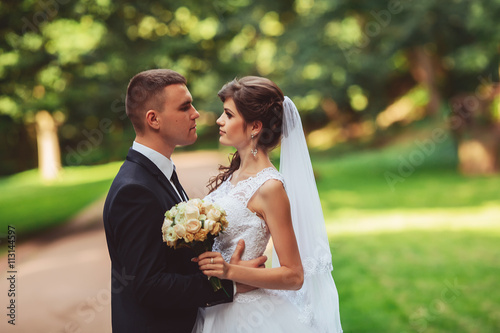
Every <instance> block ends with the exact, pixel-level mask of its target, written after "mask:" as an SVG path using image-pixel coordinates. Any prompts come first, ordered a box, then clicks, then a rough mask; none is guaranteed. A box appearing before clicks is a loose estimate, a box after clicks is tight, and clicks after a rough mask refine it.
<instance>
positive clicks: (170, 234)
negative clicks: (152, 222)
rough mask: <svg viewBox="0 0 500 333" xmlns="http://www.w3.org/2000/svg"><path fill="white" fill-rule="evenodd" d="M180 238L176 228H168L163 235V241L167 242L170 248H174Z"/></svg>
mask: <svg viewBox="0 0 500 333" xmlns="http://www.w3.org/2000/svg"><path fill="white" fill-rule="evenodd" d="M177 238H179V237H178V236H177V233H176V232H175V230H174V228H168V229H167V230H166V233H164V234H163V241H165V242H167V245H168V246H174V245H175V241H176V240H177Z"/></svg>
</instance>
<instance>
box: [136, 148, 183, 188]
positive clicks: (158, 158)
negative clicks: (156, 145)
mask: <svg viewBox="0 0 500 333" xmlns="http://www.w3.org/2000/svg"><path fill="white" fill-rule="evenodd" d="M132 149H133V150H135V151H138V152H139V153H141V154H142V155H144V156H146V157H147V158H149V159H150V160H151V162H153V163H154V164H155V165H156V166H157V167H158V169H160V171H161V172H163V174H164V175H165V177H167V179H168V180H170V178H171V177H172V173H173V172H174V168H175V165H174V163H173V162H172V160H170V159H169V158H168V157H166V156H165V155H162V154H160V153H159V152H157V151H156V150H154V149H151V148H149V147H147V146H145V145H143V144H140V143H139V142H137V141H134V143H133V144H132Z"/></svg>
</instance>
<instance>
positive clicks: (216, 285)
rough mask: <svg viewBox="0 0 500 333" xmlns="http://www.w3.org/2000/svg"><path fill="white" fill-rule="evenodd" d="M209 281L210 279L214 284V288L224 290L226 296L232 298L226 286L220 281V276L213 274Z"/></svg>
mask: <svg viewBox="0 0 500 333" xmlns="http://www.w3.org/2000/svg"><path fill="white" fill-rule="evenodd" d="M208 281H210V284H211V285H212V288H214V291H218V290H220V289H222V290H224V293H225V294H226V296H227V297H228V298H230V297H231V296H229V294H228V293H227V291H226V288H224V287H223V286H222V282H221V281H220V279H219V278H218V277H215V276H211V277H209V278H208Z"/></svg>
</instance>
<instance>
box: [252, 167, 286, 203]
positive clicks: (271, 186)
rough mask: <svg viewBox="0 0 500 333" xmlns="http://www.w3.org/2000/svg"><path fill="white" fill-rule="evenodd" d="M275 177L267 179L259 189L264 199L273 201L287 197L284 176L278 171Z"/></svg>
mask: <svg viewBox="0 0 500 333" xmlns="http://www.w3.org/2000/svg"><path fill="white" fill-rule="evenodd" d="M273 170H274V175H273V176H272V177H270V178H269V179H267V180H266V181H265V182H264V183H263V184H262V186H261V187H260V188H259V194H260V196H261V197H262V198H264V199H271V198H276V197H279V196H282V195H283V194H285V195H286V192H285V187H284V180H283V176H281V174H280V173H279V172H278V171H277V170H276V169H273Z"/></svg>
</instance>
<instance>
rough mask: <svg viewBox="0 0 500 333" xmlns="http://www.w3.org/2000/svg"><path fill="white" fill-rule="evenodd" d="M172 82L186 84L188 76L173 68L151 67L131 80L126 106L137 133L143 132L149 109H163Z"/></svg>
mask: <svg viewBox="0 0 500 333" xmlns="http://www.w3.org/2000/svg"><path fill="white" fill-rule="evenodd" d="M171 84H186V78H185V77H184V76H182V75H181V74H179V73H177V72H175V71H173V70H171V69H150V70H147V71H144V72H140V73H139V74H137V75H135V76H134V77H133V78H132V79H131V80H130V82H129V84H128V88H127V97H126V99H125V107H126V112H127V116H128V117H129V119H130V121H131V122H132V125H133V126H134V129H135V131H136V133H143V132H144V128H145V121H144V120H145V119H144V116H145V114H146V112H148V110H157V111H162V107H163V104H164V103H165V99H166V97H167V96H166V94H165V91H164V88H165V87H166V86H169V85H171Z"/></svg>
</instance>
